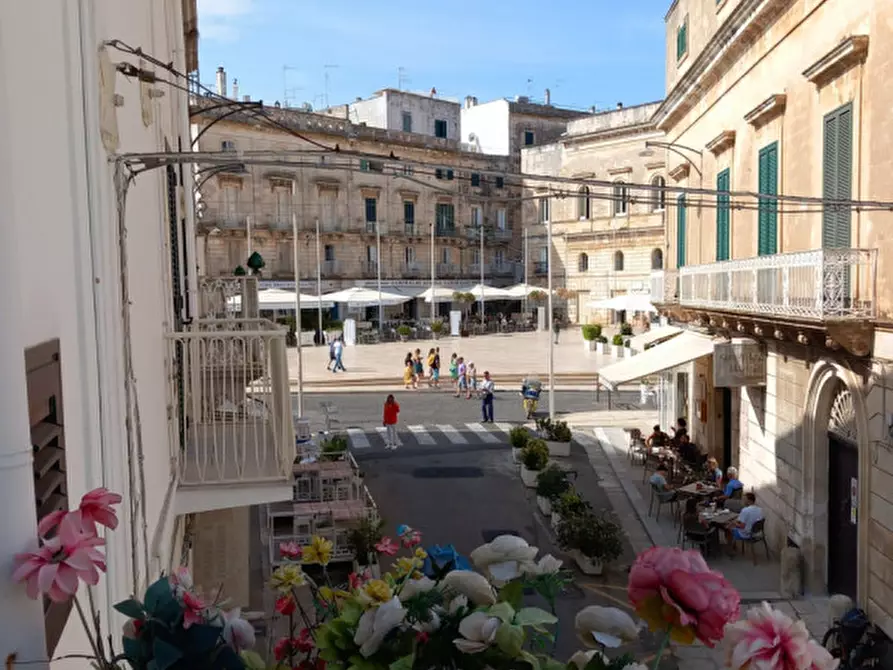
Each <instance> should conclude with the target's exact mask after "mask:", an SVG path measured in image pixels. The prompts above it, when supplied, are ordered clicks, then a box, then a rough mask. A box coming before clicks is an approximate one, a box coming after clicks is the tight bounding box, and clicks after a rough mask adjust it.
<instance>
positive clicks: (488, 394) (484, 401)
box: [481, 370, 494, 423]
mask: <svg viewBox="0 0 893 670" xmlns="http://www.w3.org/2000/svg"><path fill="white" fill-rule="evenodd" d="M493 388H494V385H493V380H492V379H490V371H489V370H484V381H483V382H481V414H482V415H483V423H493Z"/></svg>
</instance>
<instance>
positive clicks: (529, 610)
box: [515, 607, 558, 626]
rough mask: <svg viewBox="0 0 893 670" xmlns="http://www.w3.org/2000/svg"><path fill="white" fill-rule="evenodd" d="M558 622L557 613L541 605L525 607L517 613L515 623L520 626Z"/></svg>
mask: <svg viewBox="0 0 893 670" xmlns="http://www.w3.org/2000/svg"><path fill="white" fill-rule="evenodd" d="M557 622H558V619H557V618H556V617H555V615H553V614H549V613H548V612H547V611H546V610H541V609H540V608H539V607H525V608H524V609H522V610H520V611H519V612H518V613H517V614H516V615H515V623H516V624H517V625H519V626H544V625H548V624H553V623H557Z"/></svg>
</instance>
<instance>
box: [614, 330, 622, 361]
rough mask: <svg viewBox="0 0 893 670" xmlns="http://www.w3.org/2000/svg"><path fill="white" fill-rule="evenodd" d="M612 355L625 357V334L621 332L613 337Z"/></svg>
mask: <svg viewBox="0 0 893 670" xmlns="http://www.w3.org/2000/svg"><path fill="white" fill-rule="evenodd" d="M611 355H612V356H613V357H614V358H623V335H621V334H620V333H617V334H616V335H615V336H614V337H613V338H612V339H611Z"/></svg>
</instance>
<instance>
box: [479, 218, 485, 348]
mask: <svg viewBox="0 0 893 670" xmlns="http://www.w3.org/2000/svg"><path fill="white" fill-rule="evenodd" d="M480 260H481V332H486V331H485V329H484V222H483V221H481V258H480Z"/></svg>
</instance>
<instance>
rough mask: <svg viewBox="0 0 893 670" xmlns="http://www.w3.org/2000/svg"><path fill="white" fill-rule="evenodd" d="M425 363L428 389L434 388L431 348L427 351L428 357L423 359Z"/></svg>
mask: <svg viewBox="0 0 893 670" xmlns="http://www.w3.org/2000/svg"><path fill="white" fill-rule="evenodd" d="M425 363H426V364H427V366H428V388H433V387H434V347H431V348H430V349H429V350H428V355H427V356H426V357H425Z"/></svg>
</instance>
